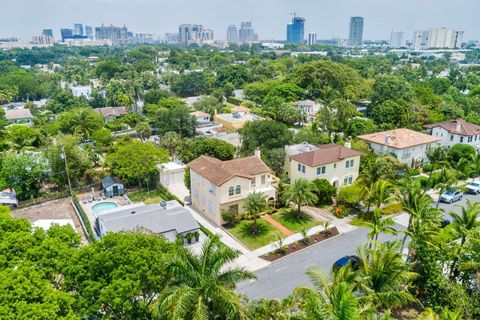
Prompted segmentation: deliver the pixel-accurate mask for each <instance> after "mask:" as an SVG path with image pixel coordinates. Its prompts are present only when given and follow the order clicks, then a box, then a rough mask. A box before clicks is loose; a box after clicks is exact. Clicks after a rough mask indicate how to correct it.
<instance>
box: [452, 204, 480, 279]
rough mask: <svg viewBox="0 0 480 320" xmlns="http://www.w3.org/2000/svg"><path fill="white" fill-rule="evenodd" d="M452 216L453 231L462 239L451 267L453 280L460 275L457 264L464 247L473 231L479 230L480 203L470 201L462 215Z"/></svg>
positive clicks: (454, 213)
mask: <svg viewBox="0 0 480 320" xmlns="http://www.w3.org/2000/svg"><path fill="white" fill-rule="evenodd" d="M450 215H451V216H452V218H453V223H452V225H453V229H454V230H455V231H456V234H457V235H458V236H459V238H460V246H459V247H458V251H457V254H456V256H455V258H454V260H453V262H452V266H451V267H450V270H451V271H450V275H451V277H452V278H454V277H456V276H457V275H458V268H457V263H458V259H459V257H460V255H461V252H462V249H463V246H464V244H465V242H466V241H467V237H468V236H469V235H470V234H471V231H472V230H475V229H477V228H478V227H479V226H480V222H478V218H479V217H480V203H479V202H475V203H473V202H472V201H470V200H468V201H467V205H466V206H465V207H462V213H461V214H458V213H456V212H453V211H451V212H450Z"/></svg>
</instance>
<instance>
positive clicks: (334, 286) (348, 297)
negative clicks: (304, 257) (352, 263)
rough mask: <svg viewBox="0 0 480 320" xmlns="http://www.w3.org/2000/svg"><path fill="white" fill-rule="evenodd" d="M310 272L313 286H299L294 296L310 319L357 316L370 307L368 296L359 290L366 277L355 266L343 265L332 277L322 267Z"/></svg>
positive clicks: (350, 319)
mask: <svg viewBox="0 0 480 320" xmlns="http://www.w3.org/2000/svg"><path fill="white" fill-rule="evenodd" d="M307 275H308V276H309V278H310V281H311V282H312V285H313V289H312V288H310V287H306V286H301V287H297V288H296V289H295V290H294V293H293V295H294V296H293V297H294V300H295V301H297V302H298V303H299V305H300V309H302V310H303V311H304V312H305V314H306V318H307V319H335V320H356V319H362V316H363V315H364V314H365V313H366V312H367V311H368V309H369V308H368V303H367V301H368V298H366V297H361V296H358V295H357V294H355V291H357V289H358V288H359V287H360V286H361V283H362V279H361V278H360V277H359V275H358V273H357V272H354V271H352V269H351V268H341V269H340V270H338V271H337V272H336V273H334V274H333V281H332V282H331V283H330V281H329V280H328V279H327V278H326V277H325V276H324V275H323V274H322V271H321V270H320V269H318V268H311V269H309V270H308V271H307Z"/></svg>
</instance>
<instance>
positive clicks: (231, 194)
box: [228, 187, 235, 197]
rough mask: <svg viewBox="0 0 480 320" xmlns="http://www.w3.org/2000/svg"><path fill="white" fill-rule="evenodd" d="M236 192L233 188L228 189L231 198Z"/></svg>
mask: <svg viewBox="0 0 480 320" xmlns="http://www.w3.org/2000/svg"><path fill="white" fill-rule="evenodd" d="M234 192H235V189H234V188H233V187H230V188H228V195H229V196H230V197H231V196H233V194H234Z"/></svg>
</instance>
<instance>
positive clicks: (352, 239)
mask: <svg viewBox="0 0 480 320" xmlns="http://www.w3.org/2000/svg"><path fill="white" fill-rule="evenodd" d="M394 228H396V229H397V230H400V229H404V228H405V227H404V226H402V225H396V226H394ZM367 234H368V229H366V228H358V229H356V230H354V231H352V232H349V233H345V234H342V235H340V236H338V237H335V238H332V239H329V240H326V241H324V242H321V243H318V244H315V245H312V246H310V247H308V248H306V249H304V250H302V251H299V252H296V253H293V254H290V255H288V256H286V257H284V258H282V259H280V260H278V261H275V262H273V263H272V264H270V265H269V266H268V267H265V268H263V269H260V270H258V271H257V272H256V273H255V274H256V276H257V280H252V281H245V282H242V283H240V284H239V285H238V286H237V290H238V291H239V292H241V293H245V294H246V295H247V296H248V297H249V298H251V299H260V298H262V297H265V298H270V299H271V298H278V299H283V298H286V297H287V296H288V295H289V294H291V293H292V292H293V289H295V288H296V287H298V286H302V285H310V280H309V279H308V276H307V275H306V274H305V272H306V271H307V269H308V268H309V267H313V266H316V267H320V268H321V269H322V270H323V271H324V273H325V274H328V273H329V272H330V270H331V268H332V265H333V263H334V262H335V261H336V260H338V259H339V258H341V257H343V256H344V255H351V254H355V251H356V248H357V246H359V245H361V244H363V243H367V242H368V241H367ZM401 237H402V234H398V235H396V236H392V235H380V237H379V240H380V241H387V240H394V239H401Z"/></svg>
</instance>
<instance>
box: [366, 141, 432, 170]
mask: <svg viewBox="0 0 480 320" xmlns="http://www.w3.org/2000/svg"><path fill="white" fill-rule="evenodd" d="M367 144H368V145H369V146H370V148H372V150H373V151H374V152H375V153H389V154H391V155H393V156H395V157H396V158H397V159H398V160H399V161H400V162H402V163H405V164H406V165H408V166H410V167H411V166H412V164H413V163H414V162H415V161H420V162H427V161H428V158H427V156H426V151H427V150H428V149H429V148H434V147H435V146H437V143H436V142H432V143H426V144H421V145H418V146H414V147H410V148H404V149H396V148H391V147H388V146H385V145H380V144H376V143H373V142H367Z"/></svg>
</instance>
